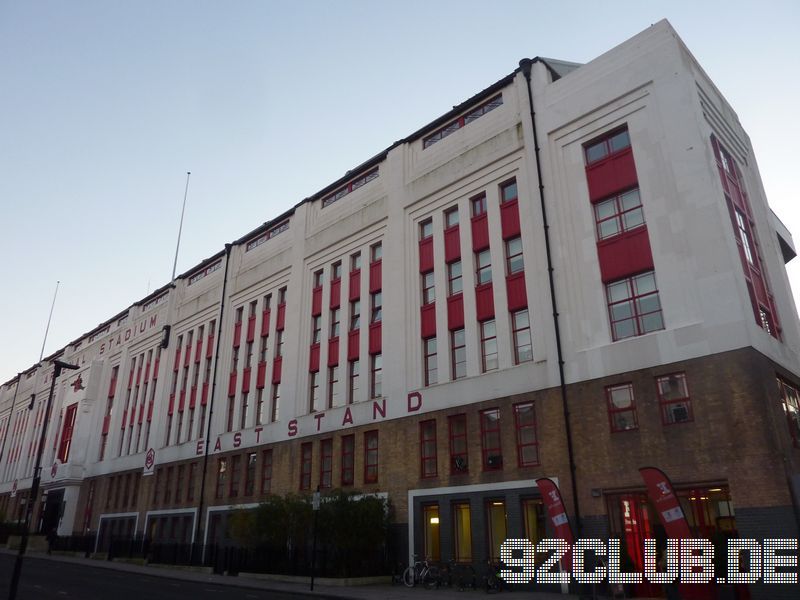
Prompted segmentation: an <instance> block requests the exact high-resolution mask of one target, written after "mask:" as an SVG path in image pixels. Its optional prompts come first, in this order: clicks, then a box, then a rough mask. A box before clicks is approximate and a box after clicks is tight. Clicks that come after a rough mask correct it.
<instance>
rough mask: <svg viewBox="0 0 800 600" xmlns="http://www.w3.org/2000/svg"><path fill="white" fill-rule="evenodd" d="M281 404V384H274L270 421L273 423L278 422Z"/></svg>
mask: <svg viewBox="0 0 800 600" xmlns="http://www.w3.org/2000/svg"><path fill="white" fill-rule="evenodd" d="M280 404H281V384H280V382H278V383H273V384H272V407H271V409H270V412H271V416H272V418H271V419H270V420H271V421H272V422H273V423H274V422H275V421H277V420H278V409H279V408H280Z"/></svg>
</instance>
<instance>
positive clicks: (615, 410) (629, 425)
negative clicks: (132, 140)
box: [606, 383, 639, 433]
mask: <svg viewBox="0 0 800 600" xmlns="http://www.w3.org/2000/svg"><path fill="white" fill-rule="evenodd" d="M606 400H607V402H608V421H609V423H610V424H611V432H612V433H616V432H619V431H629V430H631V429H638V428H639V422H638V420H637V419H636V404H635V402H634V398H633V384H631V383H624V384H622V385H610V386H608V387H607V388H606Z"/></svg>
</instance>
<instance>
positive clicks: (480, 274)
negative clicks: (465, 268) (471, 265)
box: [475, 248, 492, 285]
mask: <svg viewBox="0 0 800 600" xmlns="http://www.w3.org/2000/svg"><path fill="white" fill-rule="evenodd" d="M475 281H476V283H477V284H478V285H482V284H484V283H490V282H491V281H492V256H491V254H490V253H489V249H488V248H487V249H486V250H481V251H480V252H476V253H475Z"/></svg>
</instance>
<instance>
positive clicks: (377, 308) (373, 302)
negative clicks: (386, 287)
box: [369, 292, 383, 323]
mask: <svg viewBox="0 0 800 600" xmlns="http://www.w3.org/2000/svg"><path fill="white" fill-rule="evenodd" d="M369 298H370V307H371V310H372V313H371V316H370V321H369V322H370V323H380V322H381V320H382V319H383V294H382V293H381V292H374V293H372V294H370V295H369Z"/></svg>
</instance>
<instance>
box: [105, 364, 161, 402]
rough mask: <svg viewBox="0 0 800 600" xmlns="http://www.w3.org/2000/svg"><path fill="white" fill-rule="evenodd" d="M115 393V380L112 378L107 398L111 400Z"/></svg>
mask: <svg viewBox="0 0 800 600" xmlns="http://www.w3.org/2000/svg"><path fill="white" fill-rule="evenodd" d="M156 364H158V363H156ZM116 393H117V380H116V378H114V379H112V380H111V385H109V386H108V397H109V398H113V397H114V394H116Z"/></svg>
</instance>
